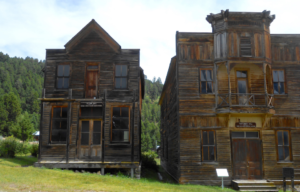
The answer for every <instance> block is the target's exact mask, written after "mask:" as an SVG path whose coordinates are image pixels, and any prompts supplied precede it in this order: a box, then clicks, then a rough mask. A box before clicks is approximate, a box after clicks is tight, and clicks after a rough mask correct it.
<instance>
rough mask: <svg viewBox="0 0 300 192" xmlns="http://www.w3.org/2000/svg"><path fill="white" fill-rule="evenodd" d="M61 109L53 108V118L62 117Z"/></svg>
mask: <svg viewBox="0 0 300 192" xmlns="http://www.w3.org/2000/svg"><path fill="white" fill-rule="evenodd" d="M60 112H61V108H60V107H55V108H53V118H59V117H60Z"/></svg>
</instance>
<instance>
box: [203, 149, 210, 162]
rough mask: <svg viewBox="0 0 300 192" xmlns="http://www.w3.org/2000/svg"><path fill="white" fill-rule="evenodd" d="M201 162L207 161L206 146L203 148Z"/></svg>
mask: <svg viewBox="0 0 300 192" xmlns="http://www.w3.org/2000/svg"><path fill="white" fill-rule="evenodd" d="M203 160H204V161H207V160H209V159H208V147H207V146H203Z"/></svg>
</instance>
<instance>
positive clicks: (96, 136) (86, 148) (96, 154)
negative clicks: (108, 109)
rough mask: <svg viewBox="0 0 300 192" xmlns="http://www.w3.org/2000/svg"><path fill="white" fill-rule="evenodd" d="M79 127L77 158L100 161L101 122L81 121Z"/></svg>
mask: <svg viewBox="0 0 300 192" xmlns="http://www.w3.org/2000/svg"><path fill="white" fill-rule="evenodd" d="M79 126H80V131H79V137H78V138H79V144H78V148H79V149H78V151H79V158H80V159H89V160H91V159H94V160H100V159H101V130H102V121H100V120H81V121H80V123H79Z"/></svg>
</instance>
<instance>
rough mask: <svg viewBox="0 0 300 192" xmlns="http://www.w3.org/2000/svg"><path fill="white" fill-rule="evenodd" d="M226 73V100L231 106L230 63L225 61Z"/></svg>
mask: <svg viewBox="0 0 300 192" xmlns="http://www.w3.org/2000/svg"><path fill="white" fill-rule="evenodd" d="M226 68H227V75H228V102H229V107H231V85H230V63H229V61H226Z"/></svg>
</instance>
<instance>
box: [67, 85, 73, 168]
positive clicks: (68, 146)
mask: <svg viewBox="0 0 300 192" xmlns="http://www.w3.org/2000/svg"><path fill="white" fill-rule="evenodd" d="M69 99H72V89H69ZM71 112H72V102H71V101H69V102H68V121H67V145H66V148H67V150H66V163H69V148H70V145H69V144H70V127H71Z"/></svg>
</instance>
